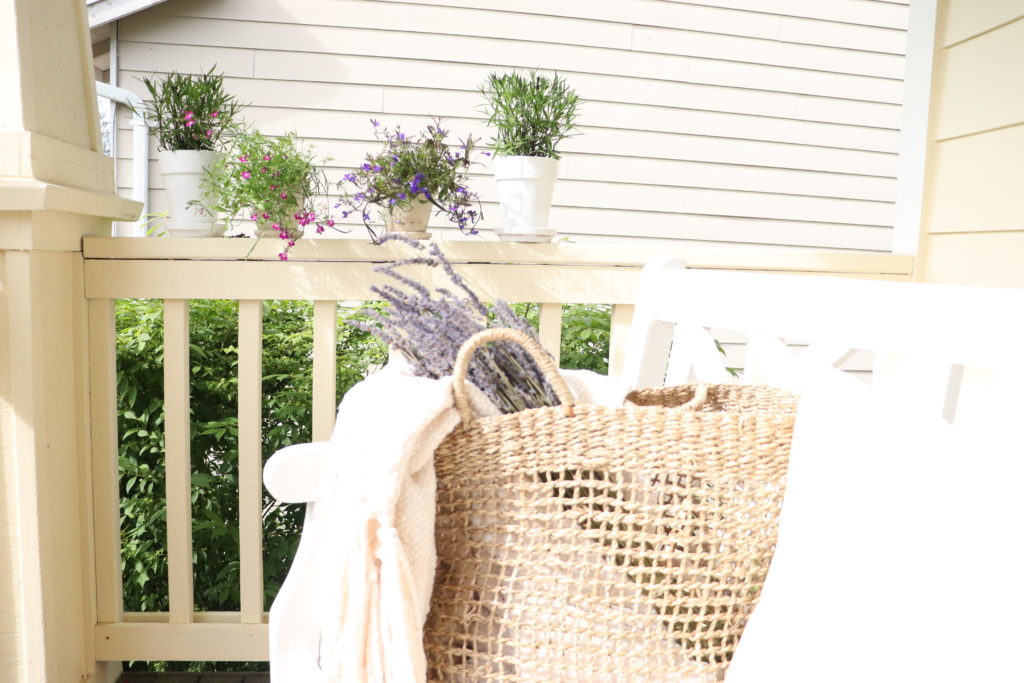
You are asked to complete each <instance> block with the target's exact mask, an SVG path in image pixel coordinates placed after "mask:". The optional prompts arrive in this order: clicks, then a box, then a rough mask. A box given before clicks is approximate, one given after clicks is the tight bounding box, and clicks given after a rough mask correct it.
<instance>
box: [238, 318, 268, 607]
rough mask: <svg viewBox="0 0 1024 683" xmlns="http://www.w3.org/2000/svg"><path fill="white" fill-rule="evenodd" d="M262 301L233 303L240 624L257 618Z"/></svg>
mask: <svg viewBox="0 0 1024 683" xmlns="http://www.w3.org/2000/svg"><path fill="white" fill-rule="evenodd" d="M262 421H263V302H262V301H254V300H246V301H239V302H238V536H239V561H240V563H241V566H240V570H239V573H240V584H241V585H240V592H241V596H242V614H241V619H242V623H243V624H259V623H262V621H263V483H262V477H261V470H262V468H263V454H262V433H261V431H262V430H261V427H262Z"/></svg>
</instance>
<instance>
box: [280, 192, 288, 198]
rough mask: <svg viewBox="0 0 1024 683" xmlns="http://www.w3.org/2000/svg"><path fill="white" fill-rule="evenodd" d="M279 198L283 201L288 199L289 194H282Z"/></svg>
mask: <svg viewBox="0 0 1024 683" xmlns="http://www.w3.org/2000/svg"><path fill="white" fill-rule="evenodd" d="M278 196H279V197H280V198H281V199H288V193H287V192H282V193H281V194H279V195H278Z"/></svg>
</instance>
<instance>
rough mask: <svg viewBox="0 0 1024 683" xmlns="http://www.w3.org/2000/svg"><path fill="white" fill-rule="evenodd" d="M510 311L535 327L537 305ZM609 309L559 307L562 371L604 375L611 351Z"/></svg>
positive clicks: (579, 305) (537, 315) (610, 308)
mask: <svg viewBox="0 0 1024 683" xmlns="http://www.w3.org/2000/svg"><path fill="white" fill-rule="evenodd" d="M512 310H514V311H515V312H516V314H518V315H520V316H522V317H524V318H526V320H527V321H528V322H529V323H530V324H531V325H533V327H534V329H536V328H537V327H538V321H539V316H540V307H539V306H538V305H537V304H513V305H512ZM611 323H612V307H611V306H609V305H607V304H565V305H563V306H562V346H561V350H560V355H561V358H560V362H559V364H560V366H561V367H562V368H564V369H566V370H592V371H594V372H596V373H598V374H602V375H607V374H608V354H609V351H610V348H611Z"/></svg>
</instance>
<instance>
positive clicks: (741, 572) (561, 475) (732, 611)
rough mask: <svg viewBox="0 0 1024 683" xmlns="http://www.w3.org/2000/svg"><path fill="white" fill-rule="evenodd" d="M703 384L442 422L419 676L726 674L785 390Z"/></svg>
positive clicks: (766, 505)
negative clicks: (607, 403) (445, 426)
mask: <svg viewBox="0 0 1024 683" xmlns="http://www.w3.org/2000/svg"><path fill="white" fill-rule="evenodd" d="M549 379H550V377H549ZM706 388H707V397H706V400H705V401H704V402H703V405H700V406H699V407H696V409H694V408H695V406H694V405H693V404H692V403H691V405H689V406H688V407H684V404H687V403H689V402H691V400H692V399H693V398H694V393H695V387H694V386H693V385H684V386H678V387H671V388H665V389H656V390H644V391H639V392H633V393H632V394H630V395H629V397H628V399H627V404H626V405H625V406H623V407H622V408H604V407H599V406H593V405H581V404H577V405H575V406H574V407H572V409H571V410H572V413H573V414H572V415H571V416H570V415H567V414H566V413H567V411H566V409H565V408H563V407H554V408H538V409H533V410H526V411H521V412H518V413H513V414H510V415H502V416H498V417H489V418H478V419H474V420H472V421H471V422H470V423H468V425H466V424H464V425H463V427H462V428H457V429H456V431H455V432H453V433H452V434H451V435H449V436H448V438H447V439H446V440H445V441H444V442H443V443H442V444H441V446H440V447H439V448H438V450H437V451H436V454H435V463H436V468H437V519H436V541H437V552H438V560H439V561H438V567H437V573H436V577H435V582H434V591H433V597H432V603H431V611H430V615H429V617H428V619H427V625H426V630H425V647H426V651H427V659H428V678H429V679H430V680H436V681H545V682H547V681H631V682H632V681H672V682H673V683H679V682H681V681H693V682H697V681H701V682H703V681H715V680H720V679H721V678H722V677H723V676H724V672H725V669H726V667H727V666H728V663H729V660H730V658H731V656H732V653H733V651H734V649H735V648H736V645H737V642H738V641H739V637H740V635H741V633H742V631H743V627H744V625H745V624H746V621H747V617H748V615H749V614H750V612H751V610H752V609H753V607H754V606H755V604H756V603H757V599H758V595H759V590H760V587H761V585H762V582H763V580H764V577H765V573H766V572H767V569H768V565H769V562H770V561H771V556H772V552H773V550H774V547H775V539H776V528H777V526H776V524H777V516H778V512H779V508H780V505H781V502H782V495H783V491H784V487H785V473H786V466H787V463H788V456H789V446H790V441H791V437H792V429H793V421H794V417H795V413H796V398H795V397H794V396H792V395H789V394H786V393H783V392H781V391H778V390H774V389H770V388H766V387H751V386H738V385H736V386H734V385H709V386H708V387H706Z"/></svg>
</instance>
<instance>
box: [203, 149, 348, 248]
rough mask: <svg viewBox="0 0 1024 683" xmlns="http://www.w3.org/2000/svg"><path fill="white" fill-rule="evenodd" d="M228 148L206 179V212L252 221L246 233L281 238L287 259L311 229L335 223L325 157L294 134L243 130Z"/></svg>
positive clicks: (231, 222) (232, 220) (231, 221)
mask: <svg viewBox="0 0 1024 683" xmlns="http://www.w3.org/2000/svg"><path fill="white" fill-rule="evenodd" d="M226 151H227V154H226V155H224V156H222V157H221V158H220V159H216V160H214V162H213V163H212V164H211V165H210V167H209V168H208V169H207V171H206V175H205V177H204V180H203V185H202V189H203V193H204V196H205V198H206V203H205V204H204V205H203V208H204V209H205V212H206V214H207V215H210V216H217V215H219V214H222V215H224V217H225V219H226V222H227V224H228V225H229V226H233V225H235V224H236V221H238V220H239V219H241V220H242V221H250V220H251V221H253V223H251V224H250V225H251V226H252V228H251V230H248V229H246V230H244V232H246V233H249V232H251V233H252V234H253V235H254V236H256V237H275V238H278V239H280V240H281V242H282V244H283V248H282V250H281V254H280V257H281V260H283V261H287V260H288V253H289V251H290V249H291V247H293V246H295V241H296V240H297V239H299V238H300V237H302V236H303V234H305V232H306V231H307V230H315V232H316V233H317V234H321V233H323V232H324V229H325V228H334V227H335V226H334V220H333V219H331V217H330V208H329V200H328V198H327V193H328V184H327V177H326V176H325V175H324V171H323V169H322V168H321V167H320V165H319V163H322V162H318V160H317V158H316V156H315V155H314V153H313V150H312V148H310V147H308V146H306V145H304V144H303V142H302V140H300V139H299V137H298V136H297V135H296V134H295V133H293V132H290V133H286V134H285V135H282V136H280V137H277V138H272V137H269V136H267V135H264V134H263V133H261V132H259V131H258V130H243V131H240V132H238V133H237V134H236V135H234V136H233V137H232V138H231V141H230V143H229V144H228V146H227V149H226ZM326 161H328V160H327V159H324V160H323V162H326Z"/></svg>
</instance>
